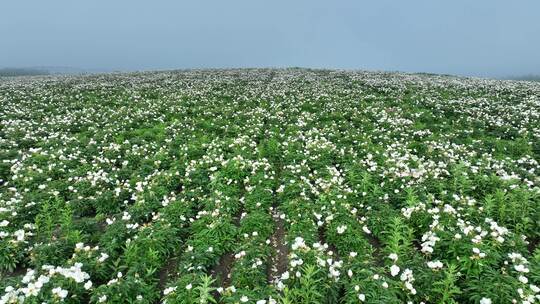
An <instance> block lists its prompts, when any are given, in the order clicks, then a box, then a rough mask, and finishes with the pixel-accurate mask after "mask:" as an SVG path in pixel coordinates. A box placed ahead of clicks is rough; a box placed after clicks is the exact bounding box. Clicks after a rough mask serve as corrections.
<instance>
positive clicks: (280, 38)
mask: <svg viewBox="0 0 540 304" xmlns="http://www.w3.org/2000/svg"><path fill="white" fill-rule="evenodd" d="M539 11H540V2H538V1H534V0H518V1H503V0H492V1H488V0H480V1H466V0H457V1H444V2H443V1H418V0H414V1H389V0H382V1H371V2H365V1H353V0H343V1H341V0H340V1H333V2H331V3H329V2H327V1H319V0H315V1H307V0H300V1H284V0H277V1H251V0H235V1H209V0H202V1H172V0H163V1H158V2H157V3H152V4H149V3H148V2H147V1H139V0H135V1H128V0H120V1H104V0H97V1H87V2H84V3H79V2H74V1H68V0H58V1H47V2H45V1H3V2H2V3H1V4H0V37H2V43H1V44H2V47H1V48H0V67H36V66H53V67H55V66H60V67H72V68H78V69H83V70H87V71H90V72H94V71H97V72H100V71H101V72H110V71H133V70H156V69H181V68H224V67H233V68H234V67H236V68H238V67H291V66H299V67H312V68H340V69H341V68H345V69H364V70H386V71H407V72H430V73H442V74H458V75H473V76H484V77H508V76H520V75H528V74H534V75H538V74H540V56H538V54H539V53H540V39H538V36H540V22H538V12H539Z"/></svg>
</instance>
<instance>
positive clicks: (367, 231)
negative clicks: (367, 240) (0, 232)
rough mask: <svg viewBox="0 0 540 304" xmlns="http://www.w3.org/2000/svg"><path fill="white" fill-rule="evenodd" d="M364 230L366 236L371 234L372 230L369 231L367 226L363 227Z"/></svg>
mask: <svg viewBox="0 0 540 304" xmlns="http://www.w3.org/2000/svg"><path fill="white" fill-rule="evenodd" d="M362 230H364V232H365V233H366V234H371V230H369V228H368V227H367V226H364V227H362Z"/></svg>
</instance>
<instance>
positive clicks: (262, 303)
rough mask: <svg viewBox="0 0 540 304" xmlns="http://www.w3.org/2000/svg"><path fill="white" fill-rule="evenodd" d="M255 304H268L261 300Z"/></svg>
mask: <svg viewBox="0 0 540 304" xmlns="http://www.w3.org/2000/svg"><path fill="white" fill-rule="evenodd" d="M255 304H266V300H259V301H257V302H255Z"/></svg>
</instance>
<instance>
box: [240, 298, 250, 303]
mask: <svg viewBox="0 0 540 304" xmlns="http://www.w3.org/2000/svg"><path fill="white" fill-rule="evenodd" d="M247 301H249V299H248V297H246V296H242V297H241V298H240V302H242V303H245V302H247Z"/></svg>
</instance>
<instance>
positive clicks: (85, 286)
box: [84, 281, 92, 290]
mask: <svg viewBox="0 0 540 304" xmlns="http://www.w3.org/2000/svg"><path fill="white" fill-rule="evenodd" d="M90 288H92V281H87V282H86V283H84V289H86V290H88V289H90Z"/></svg>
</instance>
